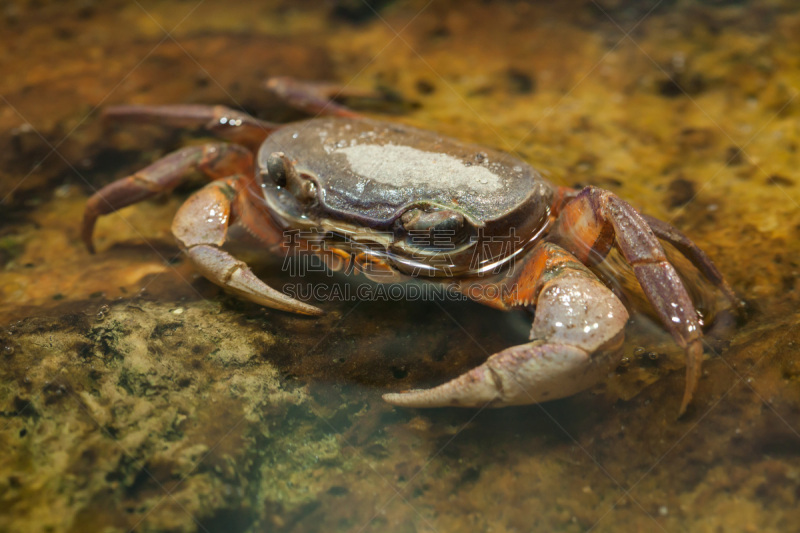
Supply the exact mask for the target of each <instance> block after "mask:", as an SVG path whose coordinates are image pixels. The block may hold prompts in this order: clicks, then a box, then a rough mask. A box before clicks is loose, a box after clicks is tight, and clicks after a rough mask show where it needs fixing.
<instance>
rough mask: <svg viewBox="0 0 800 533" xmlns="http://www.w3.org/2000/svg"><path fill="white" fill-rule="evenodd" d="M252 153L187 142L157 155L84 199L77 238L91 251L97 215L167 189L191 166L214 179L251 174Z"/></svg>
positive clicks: (181, 178)
mask: <svg viewBox="0 0 800 533" xmlns="http://www.w3.org/2000/svg"><path fill="white" fill-rule="evenodd" d="M252 168H253V155H252V154H251V153H250V152H249V151H248V150H247V149H246V148H244V147H243V146H238V145H235V144H223V143H215V144H205V145H202V146H188V147H186V148H182V149H180V150H178V151H175V152H172V153H171V154H169V155H167V156H166V157H164V158H162V159H159V160H158V161H156V162H155V163H153V164H152V165H150V166H149V167H147V168H145V169H142V170H140V171H139V172H136V173H135V174H133V175H131V176H128V177H126V178H122V179H120V180H117V181H115V182H112V183H109V184H108V185H106V186H105V187H103V188H102V189H100V190H99V191H97V192H96V193H94V194H93V195H92V197H91V198H89V200H88V201H87V202H86V209H85V210H84V212H83V224H82V228H81V238H82V239H83V242H84V244H86V248H87V249H88V250H89V251H90V252H91V253H94V243H93V242H92V235H93V234H94V226H95V224H96V222H97V218H98V217H99V216H100V215H106V214H108V213H113V212H114V211H117V210H118V209H122V208H123V207H126V206H129V205H132V204H135V203H138V202H141V201H142V200H146V199H148V198H152V197H153V196H155V195H157V194H159V193H162V192H167V191H171V190H172V189H174V188H175V187H177V186H178V185H180V183H181V182H182V181H183V180H184V179H185V178H186V176H187V175H188V174H189V171H191V170H199V171H200V172H202V173H203V174H205V175H206V176H208V178H209V179H212V180H215V179H220V178H224V177H226V176H230V175H233V174H239V173H242V174H248V173H249V174H252V172H253V171H252Z"/></svg>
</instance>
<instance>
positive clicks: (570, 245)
mask: <svg viewBox="0 0 800 533" xmlns="http://www.w3.org/2000/svg"><path fill="white" fill-rule="evenodd" d="M267 87H268V88H269V89H271V90H272V91H273V92H274V93H276V94H278V95H279V96H281V97H283V98H284V99H285V100H287V101H288V103H289V104H290V105H293V106H294V107H298V108H301V109H303V110H306V111H310V112H312V113H315V114H316V116H315V117H314V118H311V119H308V120H305V121H299V122H291V123H288V124H283V125H281V124H275V123H270V122H265V121H262V120H259V119H256V118H254V117H252V116H250V115H247V114H245V113H242V112H239V111H236V110H233V109H230V108H226V107H222V106H200V105H168V106H116V107H111V108H108V109H106V111H105V115H106V117H107V118H111V119H116V120H127V121H133V122H146V123H156V124H163V125H166V126H171V127H182V128H195V129H201V130H202V129H205V130H207V131H208V132H211V133H212V134H214V135H215V136H217V137H218V138H220V139H221V140H223V141H225V142H215V143H208V144H203V145H196V146H189V147H185V148H182V149H180V150H178V151H176V152H173V153H171V154H170V155H167V156H166V157H164V158H163V159H160V160H159V161H156V162H155V163H153V164H151V165H150V166H148V167H147V168H145V169H143V170H141V171H139V172H136V173H135V174H133V175H131V176H129V177H126V178H123V179H120V180H118V181H115V182H113V183H110V184H109V185H106V186H105V187H103V188H102V189H100V190H99V191H97V192H96V193H95V194H94V195H93V196H92V197H91V198H90V199H89V200H88V202H87V204H86V209H85V213H84V218H83V225H82V234H81V236H82V239H83V241H84V242H85V244H86V246H87V247H88V250H89V251H90V252H92V253H93V252H94V247H93V242H92V235H93V231H94V227H95V223H96V221H97V219H98V217H99V216H101V215H105V214H108V213H111V212H113V211H116V210H118V209H121V208H123V207H125V206H128V205H131V204H134V203H136V202H140V201H142V200H145V199H147V198H151V197H153V196H155V195H157V194H159V193H163V192H165V191H170V190H172V189H173V188H175V187H176V186H178V185H179V184H180V183H181V182H182V181H183V180H184V179H185V177H186V176H187V175H189V174H191V173H192V171H199V172H200V173H201V174H204V175H205V176H206V177H208V179H209V180H210V183H209V184H207V185H206V186H204V187H203V188H202V189H200V190H199V191H197V192H195V193H194V194H193V195H192V196H190V197H189V199H188V200H187V201H186V202H185V203H184V204H183V205H182V206H181V207H180V209H179V210H178V212H177V214H176V215H175V218H174V221H173V224H172V233H173V235H174V236H175V238H176V240H177V243H178V245H179V247H180V248H181V249H182V250H183V252H184V253H185V254H186V256H187V257H188V258H189V259H190V261H191V262H192V263H193V265H194V266H195V267H196V269H197V270H198V271H199V272H200V273H201V274H202V275H203V276H205V277H206V278H207V279H209V280H210V281H212V282H213V283H215V284H217V285H219V286H221V287H222V288H224V289H225V290H227V291H230V292H232V293H235V294H237V295H238V296H240V297H242V298H245V299H247V300H250V301H252V302H255V303H257V304H260V305H262V306H266V307H270V308H273V309H278V310H282V311H289V312H294V313H301V314H306V315H320V314H322V313H323V312H322V311H321V310H320V309H319V308H317V307H315V306H312V305H310V304H308V303H306V302H303V301H299V300H296V299H293V298H290V297H289V296H287V295H286V294H284V293H282V292H280V291H278V290H276V289H274V288H272V287H270V286H268V285H267V284H265V283H264V282H263V281H261V280H260V279H259V278H258V277H257V276H256V275H255V274H253V272H252V271H251V269H250V267H249V266H248V265H247V264H246V263H244V262H243V261H241V260H239V259H237V258H236V257H235V256H234V255H232V254H231V253H230V252H229V251H227V250H226V249H225V248H224V247H223V245H224V244H225V242H226V239H227V236H228V230H229V227H231V226H232V225H233V224H239V225H240V226H242V227H244V228H245V229H246V230H247V231H248V232H249V233H250V234H251V235H252V236H253V237H255V238H256V239H257V241H258V242H260V243H262V244H263V246H264V247H265V248H266V249H267V250H268V251H270V252H273V253H278V254H288V253H291V252H293V251H295V252H296V251H298V250H300V251H303V252H307V253H311V254H316V255H317V256H319V257H320V258H322V259H323V260H324V262H325V264H326V265H327V266H328V267H329V268H330V269H332V270H342V269H348V270H355V271H358V272H360V273H363V274H364V275H366V276H367V277H369V278H371V279H373V280H375V281H378V282H398V281H404V280H408V279H410V278H416V279H420V280H423V281H427V282H432V283H443V284H447V285H448V286H449V287H450V288H453V289H455V290H456V291H459V293H461V294H464V295H466V296H467V297H468V298H471V299H473V300H476V301H478V302H480V303H482V304H485V305H487V306H491V307H493V308H496V309H501V310H528V311H530V312H532V313H533V323H532V327H531V331H530V342H527V343H524V344H519V345H516V346H511V347H509V348H507V349H505V350H502V351H500V352H498V353H495V354H494V355H492V356H490V357H489V358H488V359H487V360H486V362H484V363H483V364H481V365H479V366H477V367H476V368H473V369H472V370H469V371H468V372H466V373H464V374H462V375H460V376H458V377H455V378H454V379H452V380H450V381H448V382H446V383H444V384H441V385H439V386H436V387H433V388H430V389H414V390H406V391H401V392H393V393H387V394H384V395H383V398H384V399H385V400H386V401H388V402H389V403H392V404H394V405H398V406H408V407H435V406H467V407H469V406H471V407H480V406H485V405H491V406H506V405H520V404H531V403H539V402H543V401H548V400H553V399H557V398H563V397H566V396H570V395H573V394H576V393H578V392H581V391H583V390H586V389H588V388H590V387H592V386H593V385H595V384H597V383H598V382H599V381H601V380H603V379H604V377H606V376H607V375H608V372H609V371H610V370H611V369H613V368H614V367H615V366H616V365H617V364H618V363H619V360H620V358H621V350H620V349H619V348H620V346H621V343H622V341H623V337H624V329H625V325H626V323H627V321H628V318H629V315H628V311H627V309H626V308H625V306H624V305H623V303H622V302H621V301H620V299H619V297H618V296H617V295H616V294H615V293H614V292H613V291H612V290H611V289H610V288H609V287H607V286H606V285H604V284H603V283H602V282H601V281H600V280H599V279H598V278H597V277H596V275H595V274H594V273H593V271H592V270H590V267H594V266H597V265H598V264H600V263H601V262H602V261H603V260H604V259H605V258H606V256H607V255H608V254H609V252H610V251H611V250H612V248H616V249H617V250H618V251H619V252H620V253H621V256H622V257H623V258H624V260H625V261H626V262H627V263H628V264H629V265H630V266H631V268H632V270H633V273H634V274H635V277H636V279H637V280H638V283H639V285H640V286H641V289H642V291H643V293H644V294H645V296H646V297H647V299H648V300H649V302H650V304H651V306H652V307H653V309H654V310H655V312H656V314H657V316H658V317H659V319H660V321H661V323H662V324H663V326H664V328H665V329H666V330H667V331H668V332H669V333H670V334H671V335H672V337H673V338H674V340H675V342H676V343H677V344H678V345H679V346H680V347H682V348H683V350H684V352H685V355H686V383H685V389H684V394H683V399H682V401H681V405H680V413H681V414H683V413H684V411H685V410H686V408H687V406H688V405H689V403H690V400H691V399H692V396H693V394H694V392H695V390H696V388H697V385H698V380H699V376H700V367H701V361H702V357H703V345H702V339H703V331H702V329H701V325H702V321H701V319H700V317H699V316H698V313H697V311H696V310H695V306H694V305H693V303H692V300H691V298H690V297H689V295H688V293H687V290H686V288H685V286H684V283H683V282H682V280H681V278H680V277H679V275H678V273H677V272H676V269H675V268H674V266H673V265H672V264H671V263H670V262H669V261H668V260H667V257H666V255H665V253H664V250H663V248H662V245H661V244H660V242H659V239H661V240H664V241H666V242H668V243H671V244H672V245H673V246H674V247H675V248H677V250H678V251H679V252H681V253H682V254H683V255H684V256H685V257H686V258H688V259H689V260H690V261H691V262H692V263H693V264H694V266H695V267H697V268H698V269H699V271H700V272H701V273H702V274H703V275H704V276H705V277H706V278H707V279H708V280H709V281H710V282H712V283H713V284H714V285H715V286H716V287H717V288H718V289H719V290H720V291H721V292H722V293H724V294H725V295H726V296H727V297H728V298H729V299H730V300H731V301H733V302H736V301H737V299H736V295H735V294H734V292H733V291H732V290H731V288H730V286H729V285H728V284H727V283H726V281H725V280H724V278H723V276H722V275H721V274H720V272H719V270H718V269H717V268H716V267H715V266H714V264H713V263H712V261H711V260H710V259H709V257H708V256H707V255H706V254H705V253H704V252H703V251H702V250H701V249H700V248H699V247H697V246H696V245H695V244H694V243H693V242H692V241H691V240H690V239H688V238H687V237H686V236H685V235H683V234H682V233H681V232H679V231H678V230H677V229H675V228H674V227H672V226H671V225H669V224H667V223H665V222H662V221H660V220H657V219H655V218H652V217H649V216H646V215H642V214H640V213H639V212H638V211H637V210H636V209H634V208H633V207H632V206H631V205H630V204H628V203H627V202H625V201H624V200H622V199H621V198H619V197H618V196H617V195H615V194H614V193H612V192H609V191H607V190H604V189H600V188H597V187H591V186H590V187H585V188H583V189H581V190H575V189H571V188H568V187H562V186H556V185H554V184H552V183H550V182H548V181H547V180H545V179H544V178H543V177H542V175H541V174H540V172H538V171H537V170H535V169H534V168H533V167H532V166H530V165H529V164H527V163H525V162H523V161H522V160H520V159H518V158H516V157H514V156H511V155H509V154H506V153H503V152H500V151H496V150H493V149H489V148H485V147H481V146H475V145H471V144H466V143H463V142H460V141H458V140H455V139H451V138H448V137H445V136H442V135H440V134H438V133H434V132H431V131H425V130H421V129H417V128H413V127H409V126H406V125H401V124H397V123H393V122H388V121H382V120H375V119H372V118H367V117H365V116H362V115H360V114H359V113H356V112H354V111H352V110H350V109H349V108H346V107H344V106H341V105H339V104H336V103H334V102H333V101H332V100H331V97H332V96H333V95H332V93H333V92H335V87H334V86H331V85H323V84H315V83H310V82H300V81H297V80H293V79H289V78H273V79H271V80H269V81H268V82H267ZM289 234H291V235H294V237H293V238H292V239H287V238H286V235H289Z"/></svg>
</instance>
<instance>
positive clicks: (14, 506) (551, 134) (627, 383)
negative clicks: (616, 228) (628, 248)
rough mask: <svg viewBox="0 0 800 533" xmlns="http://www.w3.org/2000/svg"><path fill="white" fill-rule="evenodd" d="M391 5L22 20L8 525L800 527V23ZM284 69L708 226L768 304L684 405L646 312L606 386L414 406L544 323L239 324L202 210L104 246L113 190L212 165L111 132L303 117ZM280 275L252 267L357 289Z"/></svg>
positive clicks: (176, 8)
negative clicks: (199, 256) (422, 392)
mask: <svg viewBox="0 0 800 533" xmlns="http://www.w3.org/2000/svg"><path fill="white" fill-rule="evenodd" d="M370 5H372V6H374V9H373V8H371V7H370V6H369V5H368V4H366V3H363V2H361V1H360V0H358V1H345V0H341V1H338V2H327V3H319V2H308V1H301V2H296V1H295V2H278V1H275V2H238V3H234V4H231V3H223V2H219V1H216V0H206V1H205V2H200V1H198V2H194V1H188V2H187V1H182V2H178V1H169V2H132V1H127V0H118V1H112V2H105V3H102V4H101V3H95V2H91V1H86V0H81V1H66V2H60V3H58V4H55V3H42V2H36V1H27V2H26V1H11V2H5V3H3V4H1V5H0V8H2V13H0V35H2V36H3V37H2V44H3V46H0V65H2V72H3V76H2V77H0V148H2V149H0V449H2V450H3V452H2V454H0V531H132V530H136V531H208V532H214V531H302V532H305V531H331V530H335V531H404V532H405V531H452V530H459V531H586V530H592V531H631V530H654V529H655V530H667V531H685V530H688V531H714V532H716V531H798V530H800V529H798V526H797V524H800V510H798V500H800V360H799V359H798V356H797V350H798V345H800V330H798V328H797V325H798V322H800V314H798V300H800V295H799V294H798V281H797V280H798V269H799V268H800V204H798V202H800V187H799V186H798V184H799V183H800V174H798V170H797V169H798V168H800V155H798V142H800V98H798V97H797V95H798V92H800V41H798V40H797V38H796V36H797V35H799V34H800V9H798V8H797V7H796V6H795V5H793V4H792V3H791V2H785V1H771V2H758V3H746V2H725V1H710V0H709V1H706V2H699V1H697V2H689V1H677V2H624V1H615V0H603V1H598V2H596V3H595V2H579V1H574V2H561V3H559V4H558V6H557V7H554V6H550V5H549V3H545V2H541V3H538V2H479V1H471V0H468V1H460V2H449V1H446V0H433V1H431V2H428V1H427V0H426V1H420V2H416V1H412V2H399V1H396V2H389V1H382V2H372V3H371V4H370ZM275 75H291V76H296V77H300V78H305V79H320V80H332V81H335V82H339V83H342V84H347V85H348V86H350V87H353V88H358V89H369V90H375V89H377V90H380V91H384V92H385V93H387V94H390V95H392V96H394V97H395V105H393V106H391V109H390V110H389V111H390V112H391V113H392V116H393V119H395V120H398V121H401V122H403V123H406V124H410V125H413V126H417V127H423V128H428V129H435V130H438V131H441V132H442V133H446V134H449V135H453V136H456V137H459V138H462V139H464V140H466V141H470V142H476V143H481V144H485V145H489V146H493V147H496V148H499V149H502V150H506V151H510V152H514V153H517V154H518V155H519V156H520V157H522V158H523V159H525V160H527V161H529V162H531V163H532V164H533V165H534V166H536V167H537V168H540V169H542V170H543V171H544V172H546V174H547V176H548V177H549V179H551V180H552V181H554V182H556V183H559V184H562V185H569V186H575V187H577V186H581V185H586V184H593V185H597V186H600V187H604V188H608V189H610V190H612V191H614V192H615V193H618V194H619V195H620V196H622V197H623V198H625V199H627V200H629V201H630V202H631V203H633V204H634V205H635V206H637V207H639V208H641V209H642V210H643V211H646V212H648V213H649V214H651V215H654V216H657V217H659V218H661V219H663V220H667V221H670V222H671V223H673V224H675V225H676V226H677V227H679V228H681V229H682V230H683V231H684V232H686V233H687V234H688V235H690V236H691V237H692V238H693V239H694V240H695V241H696V242H697V243H698V244H699V245H700V246H701V247H702V248H703V249H704V250H706V251H707V252H708V253H709V255H710V256H711V257H712V258H713V259H714V261H715V262H716V264H717V265H718V266H719V268H720V270H722V271H723V272H724V273H725V275H726V277H727V278H728V281H729V282H730V284H731V285H732V287H733V288H734V290H735V291H736V292H737V293H738V294H739V295H740V296H741V297H742V298H743V299H744V300H745V302H746V313H745V316H744V317H743V318H742V319H740V320H738V321H733V322H730V323H726V324H723V327H720V328H718V331H716V332H714V333H713V334H712V335H711V336H710V337H709V343H708V347H707V350H706V360H705V362H704V372H703V377H702V379H701V381H700V386H699V390H698V392H697V395H696V398H695V401H694V402H693V404H692V406H691V407H690V410H689V412H688V413H687V415H685V416H684V417H682V418H680V419H678V418H677V411H678V406H679V404H680V398H681V394H682V389H683V384H684V381H683V359H682V354H681V352H680V350H679V349H678V348H677V347H676V346H675V345H674V343H673V342H672V341H671V339H670V338H669V337H668V335H666V334H665V333H664V332H663V331H662V330H661V329H660V328H659V327H658V326H656V325H654V324H653V322H652V320H651V319H649V318H648V316H647V313H646V309H644V310H643V312H642V313H639V314H635V315H634V319H633V320H632V321H631V324H630V325H629V327H628V339H627V341H626V343H625V345H624V347H623V350H624V355H625V358H624V359H623V364H622V365H620V367H619V368H618V369H617V370H616V372H615V373H614V374H613V375H611V376H609V379H608V381H607V382H606V383H603V384H600V385H598V386H597V387H596V388H595V389H592V390H590V391H587V392H585V393H582V394H579V395H577V396H574V397H571V398H568V399H564V400H559V401H555V402H550V403H547V404H543V405H540V406H527V407H516V408H506V409H496V410H493V409H482V410H477V409H475V410H470V409H434V410H414V409H398V408H393V407H391V406H389V405H387V404H385V403H384V402H383V401H382V400H381V398H380V396H381V394H382V393H384V392H387V391H390V390H400V389H404V388H409V387H413V386H418V385H427V384H433V383H439V382H442V381H444V380H445V379H446V378H448V377H450V376H453V375H455V374H457V373H459V372H462V371H464V370H466V369H468V368H471V367H472V366H475V365H476V364H478V363H479V362H481V361H482V360H483V359H484V358H485V357H486V356H487V355H488V354H491V353H494V352H496V351H498V350H501V349H503V348H505V347H507V346H509V345H512V344H515V343H520V342H523V341H524V339H525V338H526V334H527V328H528V324H529V321H528V319H527V318H526V317H525V316H522V315H508V314H504V313H500V312H496V311H492V310H490V309H487V308H484V307H482V306H479V305H477V304H474V303H459V302H450V301H445V302H440V301H429V302H419V301H416V302H406V301H390V300H392V299H391V298H383V299H382V298H374V299H372V301H350V300H348V301H325V302H321V303H320V305H321V306H322V307H323V308H324V309H325V310H326V311H327V312H328V313H327V314H326V315H325V316H324V317H322V318H319V319H309V318H304V317H296V316H292V315H289V314H287V313H280V312H275V311H270V310H264V309H261V308H259V307H257V306H255V305H252V304H248V303H244V302H242V301H240V300H238V299H236V298H234V297H232V296H229V295H226V294H224V293H222V292H220V291H219V290H218V289H217V288H216V287H215V286H213V285H212V284H210V283H209V282H207V281H205V280H204V279H202V278H200V277H199V276H198V275H197V274H196V272H195V271H194V270H193V269H192V267H191V265H189V264H188V263H187V262H186V261H184V260H183V259H182V258H181V256H180V254H179V252H178V249H177V247H176V246H175V245H174V243H173V240H172V238H171V236H170V235H169V226H170V223H171V218H172V216H173V214H174V212H175V210H176V209H177V208H178V206H179V205H180V204H181V202H182V200H184V199H185V198H186V196H187V195H188V193H189V192H190V188H181V189H179V190H178V191H176V193H175V194H173V195H171V196H169V197H165V198H162V199H159V200H157V201H154V202H148V203H143V204H140V205H137V206H135V207H131V208H129V209H126V210H124V211H123V212H122V213H120V214H116V215H112V216H109V217H106V218H104V219H102V220H101V221H100V223H99V225H98V229H97V240H96V242H97V245H98V251H99V253H98V254H97V255H94V256H91V255H89V254H88V253H87V252H86V251H85V250H84V249H83V247H82V244H81V242H80V239H79V228H78V225H79V221H80V218H81V214H82V211H83V206H84V203H85V201H86V199H87V198H88V196H89V195H90V194H91V193H92V192H93V191H94V190H96V189H97V188H99V187H101V186H102V185H104V184H106V183H109V182H111V181H112V180H114V179H118V178H120V177H123V176H125V175H128V174H130V173H132V172H134V171H135V170H137V169H139V168H141V167H143V166H146V165H147V164H149V163H150V162H152V161H153V160H155V159H156V158H158V157H159V156H161V155H164V154H166V153H168V152H169V151H171V150H174V149H176V148H177V147H178V146H181V145H183V144H185V143H187V142H198V141H197V138H196V137H192V136H188V135H182V134H180V133H175V132H172V131H163V130H161V129H159V128H151V127H136V128H121V129H116V130H113V131H111V130H107V131H104V130H103V128H102V127H101V123H100V120H99V110H100V109H102V108H103V107H105V106H108V105H111V104H121V103H137V104H163V103H203V104H212V103H221V104H225V105H229V106H232V107H236V108H242V109H245V110H247V111H248V112H252V113H254V114H256V115H257V116H259V117H262V118H264V119H268V120H278V121H286V120H292V119H297V118H300V117H301V115H299V114H297V113H294V112H291V111H289V110H287V109H286V107H285V106H283V105H282V104H281V103H280V102H278V101H277V100H274V99H272V98H271V97H270V96H269V95H268V94H267V93H266V92H265V91H264V90H263V89H262V87H261V84H262V82H263V80H264V79H265V78H267V77H269V76H275ZM364 104H365V103H364V102H360V103H359V102H354V105H362V106H363V105H364ZM362 108H363V107H362ZM385 111H386V109H380V110H379V109H377V108H376V109H372V110H370V111H367V112H368V113H374V114H375V116H385V115H382V114H380V113H384V112H385ZM254 261H255V259H254ZM282 267H283V265H282V263H281V261H280V260H274V261H269V260H267V261H262V262H261V264H260V265H259V269H258V273H259V275H261V276H262V277H263V278H264V279H265V280H267V281H268V282H269V283H271V284H272V285H273V286H276V287H282V286H284V284H287V283H315V284H317V285H319V284H325V283H331V284H340V283H343V281H342V280H341V279H340V278H338V277H337V278H329V277H328V276H326V275H325V274H321V273H317V274H309V275H308V276H306V277H303V278H301V279H300V281H298V279H297V278H287V277H286V276H285V275H283V274H282V273H281V269H282ZM623 282H624V276H623ZM353 283H356V284H358V283H362V280H354V281H353ZM696 295H697V296H699V297H702V298H704V301H708V304H707V306H708V307H709V308H710V307H713V305H715V304H714V303H713V302H712V301H711V300H713V298H711V297H709V296H708V290H707V288H703V286H702V284H701V285H700V288H699V289H698V290H697V291H696ZM636 302H637V298H636V297H635V296H634V297H633V298H631V303H632V304H635V303H636ZM718 322H719V320H718Z"/></svg>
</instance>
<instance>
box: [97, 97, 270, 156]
mask: <svg viewBox="0 0 800 533" xmlns="http://www.w3.org/2000/svg"><path fill="white" fill-rule="evenodd" d="M103 118H104V119H105V120H106V121H113V122H118V121H123V122H132V123H140V124H154V125H157V126H169V127H173V128H187V129H206V130H208V131H210V132H212V133H213V134H214V135H216V136H218V137H220V138H222V139H225V140H228V141H231V142H234V143H236V144H242V145H244V146H247V147H248V148H251V149H256V148H258V147H259V146H260V145H261V143H262V142H264V139H266V138H267V136H268V135H269V134H270V133H272V132H273V131H275V130H276V129H278V128H279V127H280V125H279V124H275V123H273V122H266V121H263V120H259V119H257V118H255V117H252V116H250V115H248V114H247V113H242V112H241V111H236V110H235V109H231V108H229V107H225V106H221V105H217V106H207V105H185V104H178V105H119V106H111V107H107V108H105V109H104V110H103Z"/></svg>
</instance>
